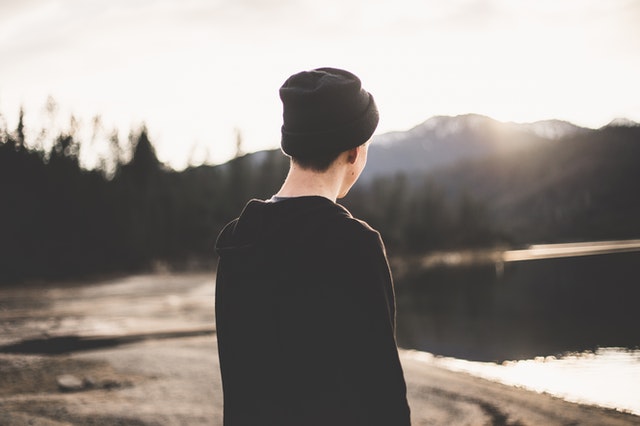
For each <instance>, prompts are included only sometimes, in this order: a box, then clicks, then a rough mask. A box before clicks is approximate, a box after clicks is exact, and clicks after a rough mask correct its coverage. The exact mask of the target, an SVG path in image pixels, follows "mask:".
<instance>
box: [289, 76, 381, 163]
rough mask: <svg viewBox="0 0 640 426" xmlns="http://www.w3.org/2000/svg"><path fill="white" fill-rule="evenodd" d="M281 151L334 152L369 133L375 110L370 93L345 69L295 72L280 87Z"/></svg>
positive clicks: (296, 153)
mask: <svg viewBox="0 0 640 426" xmlns="http://www.w3.org/2000/svg"><path fill="white" fill-rule="evenodd" d="M280 99H281V100H282V107H283V112H282V118H283V125H282V140H281V146H282V150H283V151H284V153H285V154H287V155H290V156H292V157H294V158H310V157H315V156H318V155H320V156H324V155H332V154H339V153H341V152H343V151H347V150H349V149H351V148H355V147H357V146H360V145H362V144H363V143H365V142H366V141H368V140H369V138H371V135H373V132H374V131H375V129H376V126H377V125H378V120H379V115H378V108H377V107H376V103H375V101H374V100H373V96H372V95H371V94H370V93H369V92H367V91H366V90H364V89H363V88H362V84H361V82H360V79H359V78H358V77H356V76H355V75H354V74H352V73H350V72H349V71H345V70H341V69H336V68H318V69H314V70H311V71H303V72H300V73H298V74H294V75H292V76H291V77H289V78H288V79H287V81H285V82H284V84H283V85H282V87H281V88H280Z"/></svg>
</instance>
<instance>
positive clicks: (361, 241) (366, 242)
mask: <svg viewBox="0 0 640 426" xmlns="http://www.w3.org/2000/svg"><path fill="white" fill-rule="evenodd" d="M333 225H334V226H333V232H334V235H335V236H336V238H337V239H338V240H339V241H340V242H341V243H342V244H343V245H345V246H346V247H349V248H360V249H362V248H368V249H371V250H373V251H379V250H382V251H383V252H384V244H383V242H382V238H381V236H380V233H379V232H378V231H377V230H375V229H374V228H372V227H371V226H370V225H369V224H368V223H367V222H365V221H364V220H361V219H357V218H355V217H353V216H352V215H351V214H349V215H348V216H344V215H341V216H339V217H336V219H335V222H334V224H333ZM354 246H355V247H354Z"/></svg>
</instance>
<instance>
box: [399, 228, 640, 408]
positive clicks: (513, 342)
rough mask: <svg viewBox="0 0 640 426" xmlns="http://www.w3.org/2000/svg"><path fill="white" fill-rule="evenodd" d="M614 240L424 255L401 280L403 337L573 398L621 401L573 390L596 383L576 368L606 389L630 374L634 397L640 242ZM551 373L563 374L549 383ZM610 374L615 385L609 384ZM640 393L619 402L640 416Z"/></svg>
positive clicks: (639, 367)
mask: <svg viewBox="0 0 640 426" xmlns="http://www.w3.org/2000/svg"><path fill="white" fill-rule="evenodd" d="M620 243H624V242H620ZM607 246H608V248H606V247H605V245H604V244H598V243H592V244H578V245H554V246H537V247H534V248H532V249H529V250H518V251H510V252H503V253H498V254H496V253H481V254H480V255H476V256H468V254H467V255H465V254H457V255H456V254H452V253H449V254H446V255H442V254H441V255H439V257H438V256H435V257H431V258H430V259H426V260H427V261H426V262H425V261H424V259H423V261H422V262H421V263H420V264H421V265H423V266H424V267H418V268H416V267H413V268H408V269H407V271H405V272H404V273H402V274H400V276H399V277H398V278H397V279H396V293H397V304H398V316H397V323H398V331H397V334H398V344H399V345H400V346H402V347H404V348H411V349H416V350H419V351H424V352H427V353H430V354H434V355H436V356H437V357H438V358H437V359H438V362H445V363H446V364H447V366H448V367H449V368H454V369H460V370H464V371H469V372H472V373H473V374H477V375H481V376H485V377H489V378H492V379H496V380H500V381H503V382H505V383H510V384H519V385H522V386H526V387H529V388H533V389H536V390H544V391H548V392H551V393H554V394H558V395H562V396H565V397H568V399H573V400H582V401H585V402H594V403H599V404H600V405H605V406H612V405H611V404H610V403H607V402H606V401H604V400H603V401H600V400H597V398H596V399H593V398H591V397H581V396H579V395H578V396H576V395H574V394H573V393H572V392H573V391H567V390H566V389H564V388H563V386H564V387H566V386H565V385H566V384H567V383H573V384H580V386H577V385H576V386H573V387H574V388H580V387H582V388H589V386H585V384H584V382H583V381H579V380H576V379H575V375H576V374H577V375H578V376H579V375H581V374H582V375H584V374H587V375H588V377H590V379H591V381H590V382H591V383H592V384H593V386H591V387H596V388H600V393H601V394H602V396H607V395H605V394H606V393H609V394H611V390H609V391H607V389H611V388H612V387H614V388H617V389H627V388H626V386H628V385H627V384H626V383H623V379H622V378H623V377H627V378H629V379H630V380H632V381H635V388H634V389H633V392H632V395H640V351H638V350H634V349H638V348H639V347H640V309H638V300H640V252H638V251H635V250H636V249H637V248H638V247H639V246H640V244H638V242H637V241H636V242H633V244H631V246H629V245H628V244H627V245H626V246H625V245H618V248H617V249H616V248H615V247H614V248H612V247H611V244H608V245H607ZM614 246H615V244H614ZM588 247H590V249H589V248H588ZM634 247H635V248H634ZM572 253H573V255H572ZM585 254H588V255H585ZM445 360H448V361H445ZM594 365H596V366H598V368H599V370H598V369H595V368H594ZM620 369H622V372H621V373H619V374H618V375H616V374H612V372H613V371H616V372H619V371H620ZM525 370H526V371H528V373H526V374H523V373H522V372H523V371H525ZM542 371H547V372H552V371H553V372H554V373H553V374H552V376H549V378H548V379H546V380H542V382H543V383H540V378H541V377H545V376H544V375H543V374H542ZM563 371H564V372H565V373H566V372H569V371H570V372H571V374H573V375H574V376H571V377H569V376H566V377H565V376H562V375H561V372H563ZM531 372H535V373H531ZM607 376H609V380H610V381H611V380H613V383H610V384H608V385H602V380H605V379H606V377H607ZM551 377H556V378H557V380H555V381H556V382H558V383H560V384H561V386H560V389H559V390H557V391H555V390H554V389H555V388H558V386H557V384H556V385H554V384H553V383H552V382H553V381H554V380H552V378H551ZM563 377H564V378H563ZM572 377H573V378H572ZM616 380H617V381H616ZM544 382H546V383H547V384H548V385H549V386H547V387H544V386H543V385H544V384H545V383H544ZM562 383H564V384H562ZM553 386H556V387H555V388H553ZM632 386H633V385H632ZM574 393H575V392H574ZM610 396H611V395H609V397H610ZM635 400H637V401H636V402H635V405H633V404H631V405H632V406H631V407H630V406H629V404H627V403H624V404H623V403H622V402H621V403H620V406H616V407H617V408H624V409H627V410H630V411H633V412H636V413H640V398H637V397H636V398H635Z"/></svg>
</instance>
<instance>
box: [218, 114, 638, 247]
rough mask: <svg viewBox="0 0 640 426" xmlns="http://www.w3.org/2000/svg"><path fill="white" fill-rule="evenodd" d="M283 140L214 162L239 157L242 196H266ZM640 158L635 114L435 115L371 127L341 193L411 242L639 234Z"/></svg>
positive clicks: (275, 179)
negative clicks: (400, 128)
mask: <svg viewBox="0 0 640 426" xmlns="http://www.w3.org/2000/svg"><path fill="white" fill-rule="evenodd" d="M278 151H279V150H272V151H267V152H266V153H265V152H261V153H255V154H249V155H247V156H244V157H241V158H238V159H236V160H234V161H232V162H230V163H227V164H226V165H224V166H222V167H221V166H218V167H219V168H220V170H227V169H229V167H230V166H231V165H235V166H236V167H235V168H231V169H229V170H228V171H229V172H231V171H232V170H235V172H234V173H231V174H230V176H231V181H232V182H235V183H234V188H235V189H236V190H238V188H242V187H243V186H246V187H247V188H253V187H254V186H255V188H253V189H251V191H253V192H251V193H250V194H249V193H247V194H236V195H237V196H238V198H239V199H243V200H244V199H246V198H247V196H258V197H261V196H263V195H261V194H266V196H268V195H270V194H272V193H273V191H276V190H277V188H278V186H279V184H280V182H281V181H282V178H283V177H284V175H285V173H286V165H287V163H286V159H285V157H283V156H282V155H281V154H280V152H278ZM266 158H270V161H268V162H267V161H265V160H264V159H266ZM639 159H640V125H639V124H638V123H635V122H632V121H629V120H615V121H613V122H611V123H609V124H608V125H606V126H604V127H602V128H600V129H586V128H582V127H579V126H575V125H573V124H571V123H567V122H564V121H559V120H548V121H539V122H535V123H524V124H519V123H504V122H499V121H496V120H493V119H491V118H489V117H485V116H481V115H475V114H469V115H462V116H457V117H444V116H439V117H433V118H430V119H428V120H427V121H425V122H424V123H422V124H420V125H418V126H416V127H414V128H412V129H410V130H409V131H406V132H393V133H387V134H383V135H379V136H376V137H375V138H374V140H373V142H372V144H371V145H370V148H369V158H368V164H367V167H366V168H365V171H364V173H363V175H362V177H361V179H360V181H359V182H358V183H357V184H356V186H355V187H354V189H353V190H352V191H351V193H350V194H349V196H348V197H347V198H346V199H345V200H343V202H344V203H345V205H346V206H347V207H348V208H349V209H351V210H352V211H353V212H354V213H355V214H356V215H357V216H359V217H362V218H363V219H365V220H367V221H368V222H369V223H371V224H372V225H374V226H375V227H377V228H378V229H380V230H381V232H383V234H384V235H385V236H386V237H387V241H389V242H391V244H392V245H395V246H396V247H405V248H407V249H408V250H424V249H431V248H437V247H453V246H460V247H464V246H465V245H486V244H494V243H500V241H506V242H507V243H511V244H529V243H534V242H564V241H580V240H583V241H584V240H602V239H625V238H640V221H638V220H637V218H638V217H640V186H639V182H640V167H639V164H638V160H639ZM243 165H244V166H243ZM240 166H242V167H241V168H240ZM243 170H244V171H243ZM249 171H251V172H252V176H253V177H250V178H249V177H244V178H243V176H245V175H246V174H247V173H249ZM233 176H236V177H233ZM267 178H269V179H268V180H269V182H266V181H267ZM245 180H246V182H244V181H245ZM253 180H256V182H257V183H256V182H254V181H253ZM251 182H253V184H252V183H251ZM267 183H268V185H267ZM256 185H257V186H256ZM267 187H268V188H267ZM256 188H257V189H256ZM260 188H262V189H260ZM258 189H259V190H258ZM235 192H237V191H234V193H235ZM239 203H240V202H239V201H238V203H237V204H238V205H239ZM407 241H409V243H407Z"/></svg>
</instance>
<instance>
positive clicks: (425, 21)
mask: <svg viewBox="0 0 640 426" xmlns="http://www.w3.org/2000/svg"><path fill="white" fill-rule="evenodd" d="M0 12H2V13H1V14H0V55H1V56H2V57H3V59H4V60H3V67H2V69H0V114H2V115H3V117H4V119H5V120H6V122H7V125H8V127H9V129H13V128H15V125H16V123H17V117H18V110H19V108H20V106H24V108H25V111H26V116H25V120H26V123H27V126H28V129H29V130H31V131H33V132H37V131H38V129H39V128H40V127H39V126H41V125H43V121H46V120H45V119H43V118H42V117H43V112H42V111H43V105H44V104H45V102H46V100H47V97H48V96H52V97H53V98H54V99H55V100H56V102H57V103H58V104H59V111H58V115H59V117H61V118H60V120H61V122H62V123H61V124H59V126H60V127H62V128H64V126H65V124H64V123H65V122H68V117H69V115H71V114H74V115H75V116H77V117H78V118H79V120H80V123H81V125H82V126H84V127H90V123H91V120H92V118H93V117H94V116H95V115H100V116H101V117H102V122H103V126H104V128H105V129H109V130H111V129H113V128H118V129H119V131H120V137H121V138H126V137H127V134H128V133H129V131H130V129H131V128H132V127H134V128H135V127H138V126H139V125H140V124H141V123H143V122H144V123H146V125H147V127H148V129H149V132H150V136H151V138H152V141H153V142H154V144H155V145H156V147H157V150H158V155H159V157H160V159H161V160H162V161H165V162H168V163H170V164H171V165H172V166H174V167H178V168H181V167H184V166H185V165H186V163H187V161H188V160H189V158H190V157H191V158H192V159H195V160H196V161H205V160H206V161H208V162H221V161H224V160H226V159H228V158H229V157H230V156H232V155H233V152H234V143H235V138H234V129H236V128H238V129H240V130H241V132H242V135H243V140H244V142H245V151H248V152H251V151H256V150H260V149H266V148H275V147H277V146H278V144H279V128H280V119H281V105H280V100H279V98H278V88H279V86H280V85H281V84H282V82H283V81H284V80H285V79H286V78H287V77H288V76H289V75H290V74H292V73H294V72H297V71H300V70H303V69H310V68H314V67H319V66H335V67H342V68H346V69H349V70H351V71H353V72H354V73H356V74H357V75H359V76H360V77H361V78H362V80H363V85H364V87H365V88H366V89H367V90H369V91H371V92H372V93H373V94H374V96H375V97H376V100H377V102H378V104H379V107H380V111H381V121H380V126H379V128H378V130H377V133H378V134H380V133H385V132H389V131H396V130H400V131H401V130H407V129H409V128H411V127H413V126H416V125H418V124H420V123H422V122H423V121H425V120H426V119H428V118H429V117H431V116H433V115H459V114H466V113H478V114H483V115H487V116H490V117H492V118H495V119H497V120H500V121H515V122H533V121H538V120H543V119H562V120H567V121H571V122H573V123H575V124H577V125H581V126H585V127H600V126H602V125H605V124H607V123H608V122H610V121H611V120H612V119H614V118H617V117H626V118H629V119H632V120H636V121H640V102H639V101H638V99H640V88H639V87H638V85H637V84H634V81H635V80H636V76H637V75H638V74H639V73H640V58H639V57H638V55H637V54H636V53H635V52H637V51H640V41H639V40H640V36H639V34H638V29H637V26H636V25H635V23H636V22H637V20H638V19H637V18H638V17H640V2H637V1H625V0H618V1H615V2H613V1H612V2H608V3H606V4H602V3H599V2H596V1H588V2H584V1H583V2H579V1H577V0H574V1H569V2H562V3H557V2H551V1H544V2H537V3H535V4H531V3H530V2H525V1H516V2H513V1H511V2H510V1H506V0H495V1H472V0H460V1H456V2H449V3H446V4H443V3H441V2H436V1H426V2H418V1H413V0H411V1H409V0H405V1H400V2H394V3H393V4H392V5H389V4H388V3H387V2H384V1H381V0H376V1H373V2H369V3H365V2H362V1H356V0H351V1H346V2H340V3H337V2H336V5H335V7H327V5H323V6H321V5H318V4H316V3H315V2H311V1H302V2H292V1H288V0H283V1H279V2H271V3H268V4H267V3H256V2H250V1H244V2H233V3H231V2H224V1H218V2H213V3H212V2H205V1H204V0H192V1H189V2H182V3H181V2H163V3H156V2H152V1H150V0H144V1H141V2H138V3H136V4H130V3H127V2H126V1H124V0H118V1H114V2H99V3H91V4H85V3H83V2H79V1H72V0H68V1H66V2H53V1H43V2H23V3H21V4H2V5H0ZM85 132H89V133H90V130H86V129H85ZM95 149H97V148H95ZM87 161H89V160H87Z"/></svg>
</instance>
